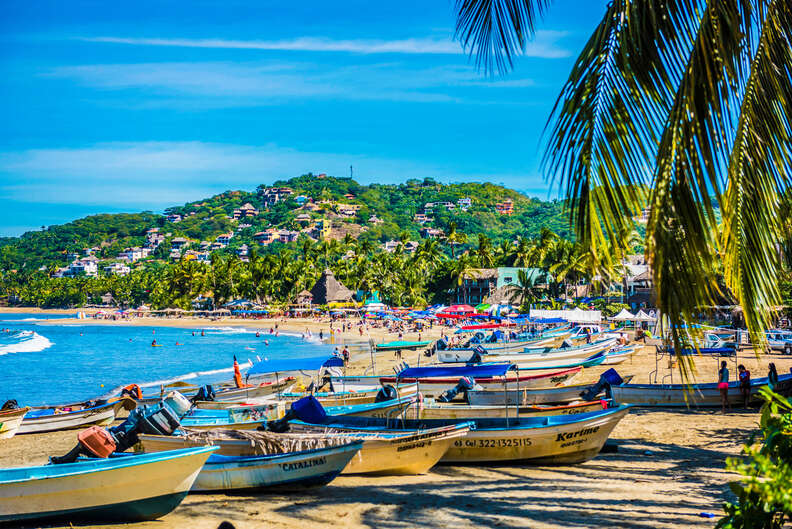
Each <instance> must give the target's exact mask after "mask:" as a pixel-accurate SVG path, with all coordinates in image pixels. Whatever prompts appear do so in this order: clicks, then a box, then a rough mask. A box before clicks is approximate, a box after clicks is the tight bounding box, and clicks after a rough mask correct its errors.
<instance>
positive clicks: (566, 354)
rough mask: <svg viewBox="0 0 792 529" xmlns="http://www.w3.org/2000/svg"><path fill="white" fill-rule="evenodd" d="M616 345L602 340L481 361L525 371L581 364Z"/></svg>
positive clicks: (612, 340) (498, 356) (487, 356)
mask: <svg viewBox="0 0 792 529" xmlns="http://www.w3.org/2000/svg"><path fill="white" fill-rule="evenodd" d="M615 344H616V340H615V339H609V340H602V341H599V342H595V343H592V344H587V345H578V346H572V347H561V348H556V349H542V350H536V351H531V352H524V353H516V354H509V355H486V356H484V357H483V360H485V361H487V362H511V363H512V364H514V365H516V366H518V367H519V368H520V369H527V368H530V367H532V366H536V365H547V364H548V363H550V362H552V363H555V362H562V363H573V362H582V361H585V360H586V359H588V358H589V357H591V356H592V355H595V354H597V353H600V352H607V351H608V350H609V349H610V348H611V347H613V346H614V345H615Z"/></svg>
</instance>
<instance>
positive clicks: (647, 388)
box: [611, 374, 792, 408]
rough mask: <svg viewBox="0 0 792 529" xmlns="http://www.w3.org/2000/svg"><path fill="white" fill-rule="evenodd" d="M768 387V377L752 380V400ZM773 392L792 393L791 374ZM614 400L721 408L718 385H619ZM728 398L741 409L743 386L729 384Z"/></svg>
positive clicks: (613, 388) (652, 404) (650, 404)
mask: <svg viewBox="0 0 792 529" xmlns="http://www.w3.org/2000/svg"><path fill="white" fill-rule="evenodd" d="M765 386H767V378H766V377H764V378H755V379H751V389H750V398H749V401H750V402H753V403H756V402H759V398H758V395H759V390H760V389H761V388H762V387H765ZM774 391H775V392H776V393H779V394H781V395H790V394H792V374H788V375H780V376H779V377H778V384H777V385H776V387H775V389H774ZM611 392H612V394H613V400H614V401H615V402H619V403H624V404H633V405H636V406H660V407H711V408H717V407H720V406H721V393H720V388H718V384H717V383H715V382H713V383H708V384H691V385H687V384H620V385H618V386H613V387H612V388H611ZM727 398H728V401H729V404H730V405H733V406H742V405H743V401H744V399H743V396H742V392H741V391H740V383H739V382H738V381H732V382H730V383H729V388H728V390H727Z"/></svg>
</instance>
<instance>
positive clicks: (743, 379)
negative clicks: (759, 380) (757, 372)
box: [737, 364, 751, 408]
mask: <svg viewBox="0 0 792 529" xmlns="http://www.w3.org/2000/svg"><path fill="white" fill-rule="evenodd" d="M737 372H738V374H737V377H738V378H739V380H740V393H741V394H742V397H743V406H744V407H745V408H747V407H748V403H749V401H750V400H751V372H750V371H748V370H747V369H745V366H744V365H742V364H740V365H739V366H738V367H737Z"/></svg>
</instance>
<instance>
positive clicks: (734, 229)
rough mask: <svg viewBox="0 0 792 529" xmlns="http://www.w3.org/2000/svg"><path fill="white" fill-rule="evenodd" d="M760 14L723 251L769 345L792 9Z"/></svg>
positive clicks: (790, 101) (787, 163)
mask: <svg viewBox="0 0 792 529" xmlns="http://www.w3.org/2000/svg"><path fill="white" fill-rule="evenodd" d="M755 16H756V18H757V22H758V24H759V25H760V34H759V40H758V44H757V47H756V53H755V54H754V57H753V60H752V62H751V67H750V74H749V76H748V77H747V79H746V80H745V90H744V93H745V95H744V97H743V100H742V105H741V108H740V118H739V122H738V124H737V131H736V134H735V140H734V145H733V148H732V151H731V159H730V163H729V179H728V182H729V183H728V187H727V189H726V192H725V196H724V200H723V218H724V223H723V229H722V232H721V240H720V246H721V253H722V255H723V261H724V278H725V280H726V284H727V286H728V287H729V288H730V289H731V291H732V292H733V293H734V295H735V296H736V298H737V300H738V301H739V303H740V305H742V307H744V309H745V310H744V315H745V320H746V324H747V326H748V329H749V331H750V333H751V342H752V343H754V344H764V343H765V336H764V333H763V330H764V329H766V328H767V327H768V326H769V324H770V321H771V310H772V308H773V307H775V306H776V305H778V304H779V303H780V301H781V295H780V293H779V290H778V277H779V275H780V271H781V256H780V251H779V249H780V248H781V244H782V242H783V232H782V225H781V221H780V218H781V215H780V202H781V190H784V189H786V188H787V187H788V185H787V182H788V179H789V175H790V174H792V144H791V143H790V138H791V137H792V134H790V132H791V131H790V125H789V121H788V114H787V113H786V110H788V109H790V108H792V85H791V84H790V82H789V79H790V75H791V74H792V9H791V8H790V6H789V4H788V2H781V1H775V2H773V3H771V4H770V6H768V10H767V11H766V12H765V11H763V10H757V12H756V13H755Z"/></svg>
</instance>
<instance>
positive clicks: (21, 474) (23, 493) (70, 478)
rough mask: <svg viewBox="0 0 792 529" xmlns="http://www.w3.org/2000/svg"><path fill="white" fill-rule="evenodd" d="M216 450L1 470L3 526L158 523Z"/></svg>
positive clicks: (175, 505) (175, 504) (182, 451)
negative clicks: (50, 520) (61, 522)
mask: <svg viewBox="0 0 792 529" xmlns="http://www.w3.org/2000/svg"><path fill="white" fill-rule="evenodd" d="M215 450H217V448H216V447H211V446H209V447H200V448H187V449H183V450H171V451H168V452H161V453H155V454H129V455H125V456H124V457H111V458H109V459H81V460H78V461H77V462H75V463H66V464H62V465H46V466H37V467H20V468H5V469H0V522H19V521H23V520H36V519H41V518H59V519H62V520H66V521H69V522H71V521H99V520H107V521H113V522H119V521H144V520H154V519H157V518H159V517H161V516H164V515H166V514H168V513H169V512H171V511H172V510H173V509H175V508H176V507H177V506H178V505H179V504H180V503H181V501H182V500H183V499H184V497H185V496H186V495H187V493H188V492H189V490H190V487H191V486H192V484H193V481H195V478H196V477H197V476H198V473H199V471H200V470H201V468H202V467H203V465H204V463H205V462H206V460H207V458H208V457H209V455H210V454H211V453H212V452H213V451H215Z"/></svg>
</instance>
